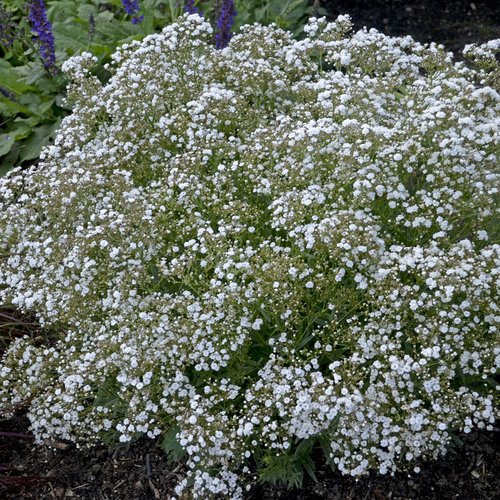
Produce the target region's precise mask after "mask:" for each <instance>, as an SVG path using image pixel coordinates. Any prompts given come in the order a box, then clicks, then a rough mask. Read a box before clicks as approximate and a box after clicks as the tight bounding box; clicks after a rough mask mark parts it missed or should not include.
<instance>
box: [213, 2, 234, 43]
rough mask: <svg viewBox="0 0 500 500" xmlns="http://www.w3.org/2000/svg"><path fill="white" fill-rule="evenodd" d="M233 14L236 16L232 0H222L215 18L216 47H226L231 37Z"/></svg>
mask: <svg viewBox="0 0 500 500" xmlns="http://www.w3.org/2000/svg"><path fill="white" fill-rule="evenodd" d="M234 16H236V11H235V10H234V3H233V0H224V2H223V4H222V8H221V10H220V15H219V17H218V19H217V29H218V31H217V34H216V35H215V46H216V47H217V48H218V49H223V48H224V47H227V44H228V43H229V40H230V39H231V26H232V25H233V23H234Z"/></svg>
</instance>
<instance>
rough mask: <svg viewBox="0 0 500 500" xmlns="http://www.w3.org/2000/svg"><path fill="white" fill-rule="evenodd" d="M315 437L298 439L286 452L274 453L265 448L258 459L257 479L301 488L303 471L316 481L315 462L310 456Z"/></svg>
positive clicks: (290, 487)
mask: <svg viewBox="0 0 500 500" xmlns="http://www.w3.org/2000/svg"><path fill="white" fill-rule="evenodd" d="M316 441H317V440H316V439H315V438H311V439H304V440H302V441H298V443H297V446H296V447H294V449H293V450H289V451H288V452H285V453H284V452H280V453H276V452H275V451H273V450H266V451H265V452H264V453H263V454H262V456H261V457H260V459H259V481H260V482H262V483H267V482H269V483H272V484H274V485H276V484H284V485H286V487H287V488H289V489H292V488H302V483H303V481H304V472H307V474H308V475H309V476H310V477H311V479H312V480H313V481H314V482H315V483H317V482H318V479H317V477H316V475H315V473H314V469H315V464H314V461H313V459H312V457H311V454H312V451H313V448H314V446H315V444H316Z"/></svg>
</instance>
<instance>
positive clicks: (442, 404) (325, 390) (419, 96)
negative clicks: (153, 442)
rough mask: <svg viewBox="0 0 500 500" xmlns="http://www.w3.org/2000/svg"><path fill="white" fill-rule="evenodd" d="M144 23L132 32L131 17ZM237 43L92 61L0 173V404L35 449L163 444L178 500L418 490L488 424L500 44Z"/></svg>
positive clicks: (315, 27) (370, 37)
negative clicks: (354, 481) (401, 478)
mask: <svg viewBox="0 0 500 500" xmlns="http://www.w3.org/2000/svg"><path fill="white" fill-rule="evenodd" d="M145 21H146V19H145ZM304 29H305V33H306V36H305V38H303V39H302V40H300V41H297V40H296V39H294V38H293V37H292V35H291V33H290V32H287V31H284V30H282V29H279V28H278V27H276V26H275V25H271V26H267V27H265V26H261V25H258V24H254V25H249V26H246V27H244V28H243V29H242V30H241V32H239V33H238V34H236V35H235V36H233V37H232V38H231V40H230V41H229V44H228V46H227V47H225V48H223V49H222V50H219V49H217V48H216V47H215V46H214V44H213V36H214V30H213V28H212V26H211V24H210V23H209V22H208V21H206V20H205V19H204V18H203V17H200V16H199V15H198V14H196V13H195V14H189V13H185V14H184V15H183V17H181V18H180V19H179V20H178V21H177V22H175V23H174V24H172V25H169V26H167V27H165V28H164V29H163V30H162V32H161V33H158V34H153V35H149V36H147V37H145V38H144V39H143V40H142V41H132V42H130V43H127V44H124V45H122V46H121V47H120V48H119V49H117V51H116V52H115V53H114V54H113V55H112V58H111V59H112V60H111V63H110V64H109V65H108V66H106V70H107V71H109V73H110V75H111V77H110V78H109V80H108V81H107V82H106V83H102V82H101V81H100V80H99V78H98V77H97V76H96V75H95V74H94V66H95V64H97V62H98V60H97V58H96V57H95V56H92V55H91V54H90V53H87V52H84V53H82V54H81V55H79V56H74V57H72V58H70V59H69V60H68V61H66V62H65V63H64V65H63V68H62V70H63V71H64V72H65V73H66V75H67V77H68V78H69V79H71V81H72V84H71V86H70V87H69V90H68V99H70V100H71V102H72V103H73V113H72V114H71V115H69V116H67V117H66V118H65V119H64V120H63V122H62V125H61V128H60V129H59V131H58V132H57V136H56V139H55V141H54V144H53V145H51V146H49V147H47V148H45V149H44V150H43V152H42V155H41V158H42V161H41V163H40V164H39V165H38V166H37V167H32V168H30V169H27V170H24V171H23V170H22V169H21V168H16V169H14V170H12V171H11V172H10V173H9V174H8V175H7V176H6V177H4V178H2V179H1V180H0V212H1V213H2V217H1V218H0V257H1V258H0V301H3V302H4V303H10V304H13V305H15V306H16V307H18V308H19V309H20V310H22V311H26V312H31V313H36V315H37V318H38V320H39V321H40V323H41V325H42V326H44V327H50V328H53V329H55V330H56V331H62V332H63V333H62V334H60V335H59V336H58V337H57V338H56V339H55V340H54V339H52V341H51V342H50V343H48V342H45V343H44V342H42V341H41V340H40V339H39V340H30V339H28V338H24V337H23V338H18V339H16V340H14V341H13V342H12V344H11V345H10V347H9V348H8V350H7V352H6V354H5V356H4V357H3V360H2V364H1V367H0V404H1V405H3V406H4V407H12V406H15V405H16V404H20V403H21V402H27V405H28V408H29V413H28V415H29V418H30V420H31V431H32V432H33V434H34V435H35V437H36V440H37V442H43V441H44V440H45V439H51V440H57V439H65V440H70V441H74V442H76V443H78V445H79V446H91V445H92V444H94V443H98V442H104V443H106V444H108V445H110V446H113V445H117V444H120V443H129V442H132V441H134V440H136V439H138V438H139V437H141V436H148V437H150V438H153V439H155V438H161V440H162V442H163V448H164V449H165V451H167V452H168V453H170V455H171V457H172V459H179V458H181V457H182V456H183V455H184V456H185V459H186V461H187V464H188V466H189V473H188V475H187V477H186V478H185V479H183V480H182V481H181V482H180V483H179V485H178V487H177V493H178V494H179V495H181V494H182V492H183V491H185V490H186V489H188V490H189V491H190V493H191V494H192V495H193V497H194V498H210V497H211V496H216V495H222V496H224V497H229V498H241V497H242V495H243V493H244V490H245V488H250V486H251V483H252V481H255V480H256V479H260V480H269V481H285V482H287V483H288V484H290V485H297V484H300V482H301V479H302V477H303V474H304V471H308V472H309V473H310V474H312V475H313V474H314V462H313V460H312V458H311V454H312V452H313V451H314V450H318V449H319V448H320V447H321V448H322V450H323V453H324V455H325V458H326V460H327V461H328V463H330V464H331V466H332V467H333V468H337V469H338V470H340V471H341V472H342V473H344V474H350V475H352V476H359V475H361V474H364V473H365V472H367V471H369V470H371V469H375V470H376V471H378V472H379V473H381V474H386V473H392V472H393V471H395V470H397V469H409V470H415V471H418V467H417V466H416V461H417V460H420V459H423V458H427V459H428V458H431V459H432V458H436V457H437V456H438V455H441V454H444V453H445V452H446V451H447V448H448V444H449V443H450V441H452V440H453V438H454V436H455V433H456V432H457V431H464V432H470V431H471V429H473V428H475V427H478V428H487V429H491V428H492V425H493V423H494V421H495V418H496V417H498V415H499V411H498V406H497V404H496V397H497V389H498V385H497V379H496V377H497V374H498V369H499V364H500V344H499V336H498V329H499V327H500V312H499V285H500V230H499V215H500V214H499V192H498V189H499V185H500V173H499V171H498V154H499V141H498V139H499V123H500V121H499V120H500V95H499V93H498V91H499V87H498V75H499V67H498V63H497V62H496V59H495V53H498V51H499V49H500V41H499V40H496V41H492V42H489V43H488V44H485V45H482V46H479V47H477V46H469V47H467V48H466V55H467V56H468V57H470V58H472V59H475V60H476V64H475V65H474V66H472V67H467V66H466V65H465V64H464V63H453V62H452V55H451V54H450V53H446V52H445V51H444V50H443V48H442V47H441V46H436V45H435V44H431V45H430V46H423V45H421V44H419V43H416V42H414V41H413V40H412V38H411V37H403V38H389V37H387V36H384V35H383V34H381V33H379V32H377V31H375V30H370V31H367V30H361V31H358V32H356V33H351V31H350V29H351V23H350V20H349V18H348V17H347V16H341V17H339V18H338V19H337V20H336V21H335V22H333V23H327V22H326V20H325V19H324V18H320V19H313V18H312V19H310V20H309V22H308V23H307V24H306V26H305V28H304Z"/></svg>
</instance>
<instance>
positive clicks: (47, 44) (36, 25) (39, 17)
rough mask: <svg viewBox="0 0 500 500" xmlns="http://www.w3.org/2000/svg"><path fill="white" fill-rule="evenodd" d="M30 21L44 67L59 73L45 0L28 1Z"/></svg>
mask: <svg viewBox="0 0 500 500" xmlns="http://www.w3.org/2000/svg"><path fill="white" fill-rule="evenodd" d="M26 5H27V7H28V12H29V19H30V21H31V23H32V25H33V27H32V28H31V31H33V32H34V33H35V37H36V43H37V45H38V51H39V53H40V55H41V56H42V59H43V60H44V63H43V64H44V66H45V67H46V68H47V69H48V70H49V71H50V72H51V73H53V74H56V73H57V67H56V55H55V51H54V35H53V34H52V25H51V24H50V23H49V20H48V19H47V13H46V11H45V4H44V2H43V0H28V1H27V4H26Z"/></svg>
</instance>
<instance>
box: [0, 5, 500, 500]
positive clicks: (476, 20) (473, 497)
mask: <svg viewBox="0 0 500 500" xmlns="http://www.w3.org/2000/svg"><path fill="white" fill-rule="evenodd" d="M321 5H322V6H323V7H325V8H326V9H327V10H328V12H329V14H330V17H331V18H335V17H336V16H337V15H338V14H345V13H348V14H350V15H351V17H352V18H353V21H354V23H355V28H361V27H363V26H367V27H375V28H377V29H379V30H380V31H382V32H384V33H386V34H388V35H392V36H399V35H406V34H410V35H412V36H413V37H414V38H415V39H416V40H417V41H420V42H430V41H436V42H439V43H443V44H444V45H445V47H446V48H447V49H448V50H452V51H453V52H454V53H455V54H459V53H460V51H461V49H462V48H463V46H464V45H465V44H467V43H472V42H479V43H482V42H485V41H487V40H490V39H493V38H500V7H499V6H498V5H499V4H498V2H496V1H494V0H475V1H473V2H471V1H468V0H450V1H446V0H326V1H325V0H324V1H322V2H321ZM0 432H16V433H27V432H29V431H28V421H27V419H26V418H25V417H23V416H19V417H16V418H14V419H10V420H0ZM460 437H461V439H462V440H463V446H462V447H459V448H457V451H456V453H455V454H448V455H447V456H446V457H445V458H442V459H440V460H438V461H435V462H432V463H422V464H419V465H420V467H421V472H420V473H419V474H412V475H411V477H410V476H408V475H407V474H403V473H399V474H397V475H395V476H394V477H388V476H380V475H377V474H374V473H373V474H371V475H370V476H369V477H368V478H363V479H359V480H355V479H353V478H349V477H345V476H342V475H340V474H339V473H338V472H335V473H333V472H332V471H331V470H330V469H329V468H328V467H327V466H326V465H325V464H324V463H322V461H321V458H318V460H317V463H316V465H317V469H316V476H317V478H318V483H314V482H313V481H312V480H311V479H310V478H306V479H305V480H304V486H303V488H302V489H300V490H294V491H287V490H286V489H285V488H283V487H279V486H272V485H269V484H266V485H261V486H257V487H254V488H253V490H251V491H250V492H249V493H248V495H247V500H250V499H252V500H253V499H255V500H257V499H259V500H260V499H269V500H270V499H276V498H282V499H287V500H288V499H291V500H292V499H295V500H312V499H329V500H337V499H338V500H344V499H355V500H357V499H360V500H371V499H374V500H389V499H393V500H397V499H400V500H402V499H410V498H411V499H413V498H415V499H425V500H431V499H436V500H438V499H439V500H447V499H453V498H461V499H463V500H483V499H484V500H486V499H495V498H500V431H499V429H496V431H495V432H484V431H477V432H473V433H471V434H469V435H462V436H460ZM55 444H56V445H57V447H56V448H49V447H46V446H44V447H38V446H34V444H33V440H32V439H30V438H20V437H15V436H1V435H0V496H2V495H3V496H2V497H3V498H7V499H36V500H38V499H64V498H73V499H117V500H119V499H126V500H129V499H130V500H133V499H137V500H139V499H141V500H150V499H169V498H171V496H172V495H173V490H172V488H173V487H174V486H175V484H176V482H177V481H178V480H179V479H180V478H181V477H182V476H183V472H184V465H183V464H180V465H176V464H174V465H170V464H169V463H168V461H167V458H166V456H165V454H164V453H163V451H162V450H161V448H160V447H159V444H160V443H159V442H154V441H152V440H146V439H144V440H141V441H139V442H137V443H135V444H133V445H132V446H131V447H130V448H129V449H121V450H118V451H115V452H110V451H108V450H106V449H105V448H103V447H99V448H94V449H92V450H90V451H80V450H77V449H76V448H75V446H74V445H66V444H64V443H55ZM5 465H7V466H9V467H11V468H12V469H7V468H6V467H5ZM16 481H17V482H18V483H21V484H18V485H17V486H16V485H15V482H16ZM2 485H4V486H5V487H6V489H5V490H3V491H2Z"/></svg>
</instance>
